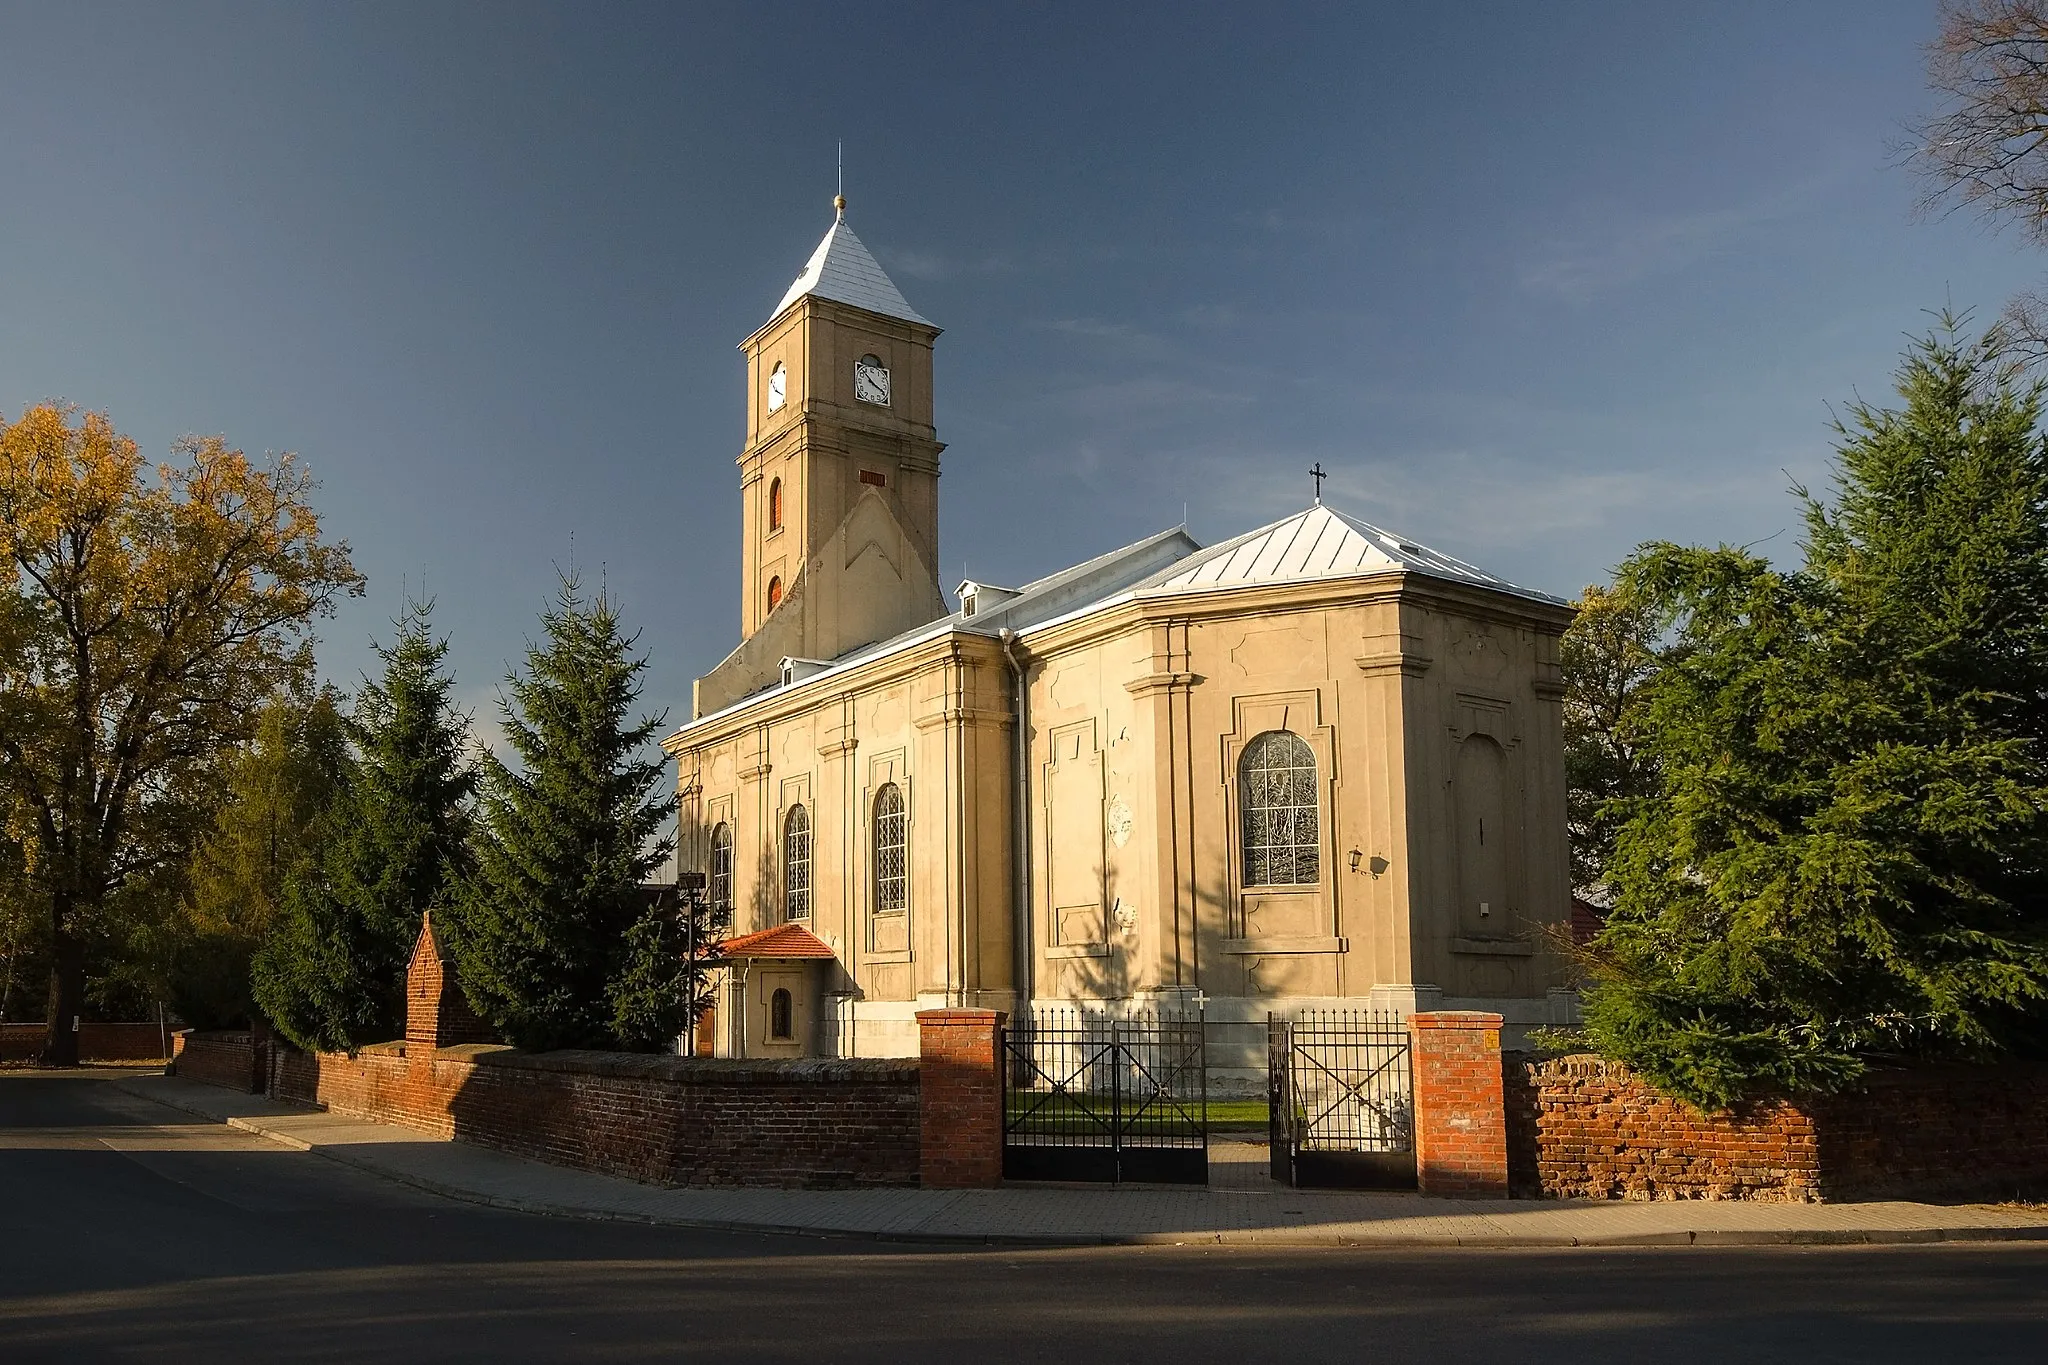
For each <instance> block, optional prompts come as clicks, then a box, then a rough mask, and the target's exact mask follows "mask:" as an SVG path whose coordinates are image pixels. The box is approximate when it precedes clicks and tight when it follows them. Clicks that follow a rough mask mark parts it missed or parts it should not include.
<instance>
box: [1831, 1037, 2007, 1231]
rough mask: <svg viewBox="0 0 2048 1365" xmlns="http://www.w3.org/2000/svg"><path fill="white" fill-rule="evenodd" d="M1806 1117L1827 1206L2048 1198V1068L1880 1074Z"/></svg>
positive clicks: (1920, 1071) (1941, 1069)
mask: <svg viewBox="0 0 2048 1365" xmlns="http://www.w3.org/2000/svg"><path fill="white" fill-rule="evenodd" d="M1809 1107H1810V1108H1811V1109H1812V1112H1813V1116H1814V1121H1815V1123H1816V1124H1817V1125H1818V1127H1819V1130H1820V1139H1821V1141H1820V1183H1821V1189H1822V1191H1823V1192H1824V1193H1825V1195H1826V1197H1827V1198H1829V1199H1876V1198H1883V1197H1887V1196H1889V1197H1898V1196H1901V1195H1914V1196H1918V1197H1920V1198H1937V1197H1943V1196H1953V1197H1961V1196H1966V1195H1979V1196H1985V1197H1991V1198H2012V1197H2014V1196H2015V1195H2027V1196H2031V1197H2034V1198H2039V1197H2041V1196H2043V1195H2048V1065H2043V1064H2041V1063H2038V1062H2008V1063H2005V1064H2004V1065H2001V1066H1981V1067H1939V1068H1926V1069H1918V1070H1913V1071H1892V1072H1878V1073H1875V1074H1874V1075H1872V1077H1871V1078H1870V1080H1869V1082H1868V1084H1867V1085H1866V1086H1865V1088H1864V1089H1863V1090H1861V1091H1860V1092H1854V1093H1850V1094H1845V1095H1832V1096H1828V1097H1825V1098H1823V1099H1820V1100H1817V1101H1814V1102H1812V1104H1811V1105H1810V1106H1809Z"/></svg>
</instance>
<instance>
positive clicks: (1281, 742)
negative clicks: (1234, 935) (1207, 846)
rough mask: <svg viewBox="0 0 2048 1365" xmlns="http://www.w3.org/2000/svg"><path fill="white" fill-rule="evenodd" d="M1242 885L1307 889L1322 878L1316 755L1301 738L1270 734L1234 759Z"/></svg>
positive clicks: (1250, 745)
mask: <svg viewBox="0 0 2048 1365" xmlns="http://www.w3.org/2000/svg"><path fill="white" fill-rule="evenodd" d="M1237 773H1238V802H1239V805H1240V808H1241V812H1242V818H1243V821H1244V884H1245V885H1246V886H1306V885H1309V884H1311V883H1313V882H1315V881H1317V880H1318V879H1319V878H1320V877H1321V875H1322V862H1321V851H1322V835H1321V829H1320V826H1319V824H1318V821H1317V815H1316V756H1315V754H1313V753H1312V752H1310V750H1309V747H1308V744H1307V742H1306V741H1304V740H1303V739H1302V738H1301V736H1299V735H1294V734H1289V733H1288V732H1287V731H1285V730H1268V731H1267V732H1266V733H1265V734H1263V735H1260V736H1259V737H1258V738H1256V739H1254V740H1253V741H1252V742H1251V743H1250V744H1247V745H1245V747H1244V755H1243V756H1242V757H1241V758H1240V759H1239V760H1238V764H1237Z"/></svg>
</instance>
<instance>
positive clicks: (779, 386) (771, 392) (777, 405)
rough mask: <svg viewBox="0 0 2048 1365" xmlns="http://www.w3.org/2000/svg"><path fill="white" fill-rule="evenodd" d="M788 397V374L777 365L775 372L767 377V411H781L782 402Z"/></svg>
mask: <svg viewBox="0 0 2048 1365" xmlns="http://www.w3.org/2000/svg"><path fill="white" fill-rule="evenodd" d="M788 396H789V372H788V371H787V370H785V369H783V368H782V366H781V365H780V364H779V363H778V364H777V365H776V366H775V372H774V373H773V374H771V375H769V376H768V411H770V412H779V411H781V409H782V402H783V400H784V399H785V398H787V397H788Z"/></svg>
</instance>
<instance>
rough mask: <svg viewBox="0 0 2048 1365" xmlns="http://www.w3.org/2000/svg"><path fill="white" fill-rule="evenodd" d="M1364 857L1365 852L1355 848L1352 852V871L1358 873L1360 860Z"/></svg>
mask: <svg viewBox="0 0 2048 1365" xmlns="http://www.w3.org/2000/svg"><path fill="white" fill-rule="evenodd" d="M1364 856H1365V854H1364V852H1363V851H1361V850H1359V849H1355V848H1354V849H1352V850H1351V870H1352V871H1353V872H1356V871H1358V860H1359V859H1361V858H1363V857H1364Z"/></svg>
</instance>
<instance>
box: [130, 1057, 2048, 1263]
mask: <svg viewBox="0 0 2048 1365" xmlns="http://www.w3.org/2000/svg"><path fill="white" fill-rule="evenodd" d="M110 1083H111V1084H114V1085H117V1086H119V1087H121V1088H122V1089H123V1090H125V1091H127V1092H128V1093H129V1094H132V1095H137V1096H142V1097H145V1098H148V1099H152V1100H155V1101H157V1102H158V1103H160V1104H164V1105H168V1106H170V1107H171V1108H173V1109H177V1110H182V1111H184V1112H185V1113H188V1114H192V1115H196V1116H199V1117H201V1118H204V1119H208V1120H211V1121H214V1122H225V1123H231V1124H233V1125H234V1126H236V1127H238V1128H243V1129H246V1130H248V1131H251V1132H255V1133H260V1134H262V1135H264V1136H266V1137H269V1138H271V1139H273V1140H275V1141H278V1142H281V1143H284V1144H286V1145H288V1146H291V1147H296V1148H300V1149H302V1150H306V1151H311V1152H314V1153H317V1154H318V1155H320V1156H323V1157H327V1158H329V1159H331V1160H335V1161H341V1162H344V1163H346V1164H349V1165H352V1166H357V1167H360V1168H362V1169H364V1170H368V1171H372V1172H375V1173H377V1174H379V1175H382V1176H385V1177H387V1178H389V1179H392V1180H398V1181H401V1182H404V1183H407V1184H411V1185H415V1186H419V1187H421V1188H424V1189H428V1190H433V1191H436V1192H438V1193H440V1194H444V1195H447V1196H450V1197H452V1198H456V1199H462V1200H467V1201H470V1202H473V1203H480V1204H487V1205H491V1206H494V1207H500V1208H511V1209H520V1210H525V1211H528V1212H534V1213H548V1214H558V1215H568V1216H574V1217H585V1218H618V1219H629V1220H634V1221H644V1222H654V1223H669V1224H676V1225H683V1226H696V1227H723V1228H750V1229H756V1230H764V1231H766V1230H773V1231H785V1232H804V1233H818V1234H828V1235H842V1236H865V1237H877V1238H887V1239H891V1240H905V1241H952V1242H976V1243H1001V1242H1024V1243H1048V1244H1076V1243H1101V1242H1169V1243H1195V1242H1228V1243H1274V1244H1293V1245H1303V1244H1311V1245H1315V1244H1320V1245H1338V1246H1385V1245H1403V1246H1420V1245H1438V1246H1444V1245H1473V1246H1516V1245H1525V1246H1570V1245H1616V1246H1626V1245H1663V1244H1679V1245H1683V1244H1695V1245H1708V1244H1742V1245H1755V1244H1767V1243H1791V1242H1801V1243H1828V1242H1907V1241H1911V1242H1921V1241H1942V1240H1972V1241H1982V1240H2048V1216H2043V1215H2039V1214H2034V1213H2027V1212H2022V1211H2017V1210H2012V1209H2003V1208H1987V1207H1982V1206H1971V1205H1955V1206H1943V1205H1929V1204H1913V1203H1904V1202H1888V1203H1869V1204H1825V1205H1811V1204H1806V1205H1799V1204H1751V1203H1739V1202H1718V1203H1717V1202H1696V1201H1695V1202H1670V1203H1607V1202H1598V1201H1579V1200H1569V1201H1565V1200H1558V1201H1530V1200H1516V1201H1507V1200H1501V1201H1451V1200H1441V1199H1424V1198H1422V1197H1420V1196H1419V1195H1413V1194H1374V1193H1357V1192H1340V1191H1313V1190H1293V1189H1288V1188H1286V1187H1284V1186H1280V1185H1276V1184H1274V1183H1273V1182H1272V1181H1271V1180H1270V1178H1268V1177H1267V1175H1266V1167H1265V1160H1266V1149H1265V1146H1264V1145H1263V1144H1261V1143H1255V1142H1250V1141H1244V1140H1231V1139H1232V1138H1236V1139H1242V1138H1247V1137H1250V1136H1251V1135H1249V1134H1245V1135H1229V1136H1228V1137H1225V1138H1224V1139H1222V1140H1219V1141H1218V1142H1216V1143H1215V1145H1214V1146H1213V1147H1212V1151H1211V1173H1212V1181H1213V1183H1212V1184H1211V1186H1210V1187H1209V1188H1207V1189H1197V1188H1173V1189H1169V1188H1163V1187H1149V1188H1133V1187H1129V1186H1119V1187H1101V1186H1095V1187H1085V1188H1084V1187H1074V1186H1022V1185H1018V1186H1007V1187H1004V1188H1002V1189H994V1190H924V1189H902V1190H839V1191H834V1190H768V1189H671V1188H667V1187H663V1186H656V1185H642V1184H639V1183H636V1182H634V1181H630V1180H621V1179H617V1178H614V1177H611V1176H602V1175H595V1174H592V1173H590V1172H587V1171H577V1170H570V1169H567V1168H564V1167H559V1166H549V1165H545V1164H543V1163H540V1162H535V1161H527V1160H523V1159H521V1158H518V1157H513V1156H508V1155H505V1154H504V1153H502V1152H494V1151H491V1150H488V1149H486V1148H482V1147H472V1146H470V1145H468V1144H466V1143H458V1142H446V1141H442V1140H440V1139H437V1138H433V1137H429V1136H426V1135H424V1134H421V1133H416V1132H414V1131H412V1130H411V1129H406V1128H398V1127H393V1126H390V1125H386V1124H376V1123H367V1122H364V1121H361V1120H358V1119H350V1118H345V1117H341V1116H338V1115H332V1114H327V1113H323V1112H317V1111H313V1110H308V1109H303V1108H299V1107H296V1106H288V1105H282V1104H276V1103H272V1102H270V1101H268V1100H264V1099H261V1098H259V1097H256V1096H250V1095H240V1094H236V1093H234V1092H232V1091H227V1090H221V1089H218V1088H215V1087H212V1086H206V1085H200V1084H198V1083H196V1082H192V1081H182V1080H177V1079H175V1078H171V1077H165V1076H144V1077H132V1078H124V1079H119V1080H115V1081H112V1082H110ZM166 1120H167V1121H169V1122H175V1121H176V1120H175V1119H173V1118H172V1117H171V1116H170V1115H169V1114H167V1115H166Z"/></svg>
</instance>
